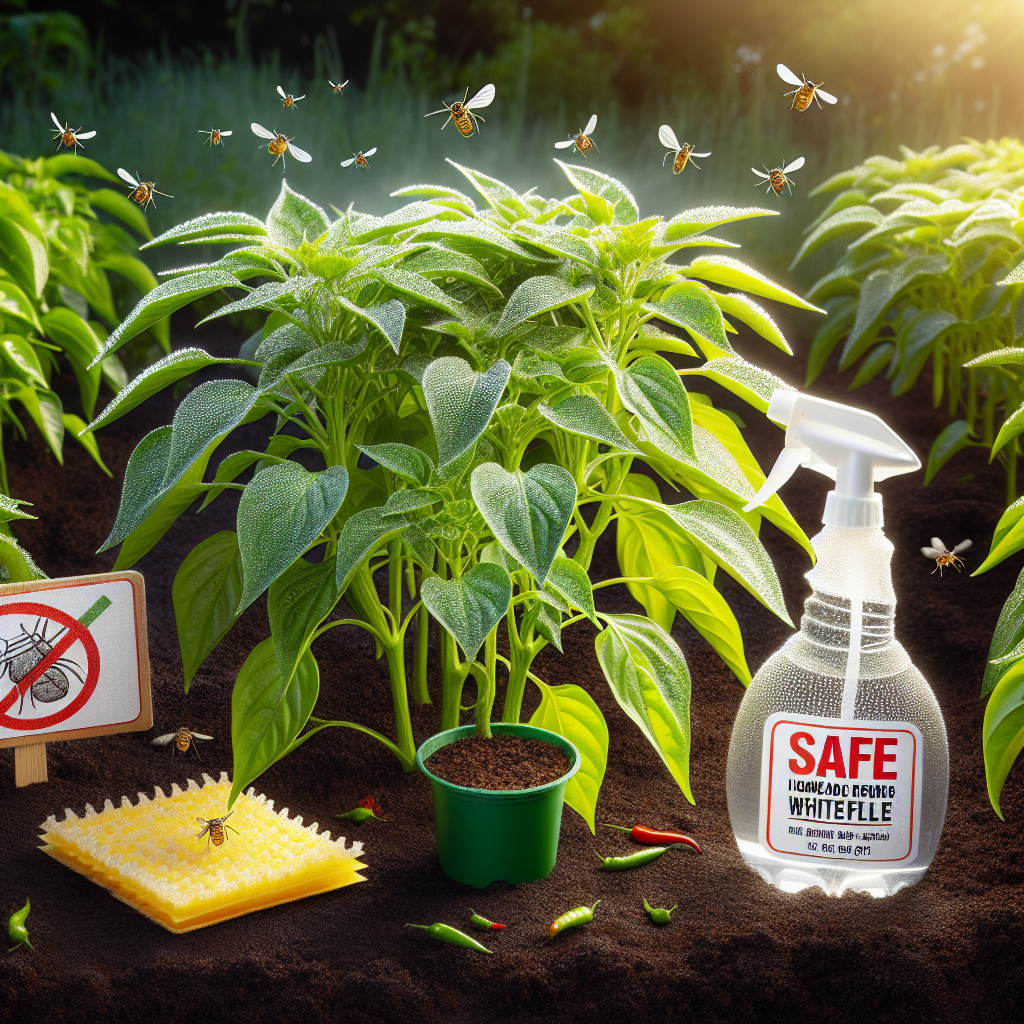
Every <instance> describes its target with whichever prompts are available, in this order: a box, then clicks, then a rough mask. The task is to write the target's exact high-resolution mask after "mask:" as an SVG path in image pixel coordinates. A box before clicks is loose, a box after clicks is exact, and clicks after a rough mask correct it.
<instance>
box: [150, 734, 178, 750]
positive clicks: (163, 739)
mask: <svg viewBox="0 0 1024 1024" xmlns="http://www.w3.org/2000/svg"><path fill="white" fill-rule="evenodd" d="M177 737H178V734H177V733H176V732H169V733H167V734H166V735H165V736H157V737H156V739H153V740H150V742H151V743H152V744H154V746H157V747H166V746H167V744H168V743H170V742H171V740H173V739H177Z"/></svg>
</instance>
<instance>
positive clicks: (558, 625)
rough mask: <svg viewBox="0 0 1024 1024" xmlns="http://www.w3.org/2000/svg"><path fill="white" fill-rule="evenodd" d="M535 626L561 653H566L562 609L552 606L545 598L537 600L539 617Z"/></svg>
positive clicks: (535, 620) (535, 621)
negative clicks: (563, 643)
mask: <svg viewBox="0 0 1024 1024" xmlns="http://www.w3.org/2000/svg"><path fill="white" fill-rule="evenodd" d="M545 593H546V592H545ZM533 628H534V629H535V630H536V632H537V633H539V634H540V635H541V636H542V637H543V638H544V639H545V640H547V642H548V643H549V644H551V645H552V646H553V647H554V648H555V650H557V651H558V653H559V654H564V653H565V652H564V651H563V650H562V613H561V610H560V609H558V608H554V607H552V606H551V605H550V604H548V603H547V602H546V601H545V600H544V599H543V598H541V599H539V600H538V601H537V617H536V619H534V622H533Z"/></svg>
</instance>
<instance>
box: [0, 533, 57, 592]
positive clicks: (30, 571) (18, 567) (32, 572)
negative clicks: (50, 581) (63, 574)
mask: <svg viewBox="0 0 1024 1024" xmlns="http://www.w3.org/2000/svg"><path fill="white" fill-rule="evenodd" d="M0 566H2V567H3V568H4V569H6V570H7V579H6V580H5V582H9V583H29V582H31V581H32V580H45V579H47V578H48V577H47V575H46V573H45V572H43V570H42V569H40V568H39V566H38V565H36V563H35V562H34V561H33V560H32V556H31V555H30V554H29V553H28V552H27V551H26V550H25V549H24V548H23V547H22V546H21V545H20V544H19V543H18V542H17V541H16V540H15V539H14V538H13V537H8V536H7V534H6V533H0Z"/></svg>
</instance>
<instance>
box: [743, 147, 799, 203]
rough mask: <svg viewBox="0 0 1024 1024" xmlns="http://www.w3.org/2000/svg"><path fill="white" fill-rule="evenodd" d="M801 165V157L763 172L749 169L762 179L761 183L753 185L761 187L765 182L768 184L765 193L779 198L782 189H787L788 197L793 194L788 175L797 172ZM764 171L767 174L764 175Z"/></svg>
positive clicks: (753, 168) (752, 168)
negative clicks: (771, 193)
mask: <svg viewBox="0 0 1024 1024" xmlns="http://www.w3.org/2000/svg"><path fill="white" fill-rule="evenodd" d="M803 165H804V158H803V157H802V156H798V157H797V158H796V159H795V160H794V161H793V162H792V163H791V164H787V163H785V161H783V164H782V166H781V167H776V168H774V169H771V170H769V169H768V168H767V167H765V169H764V171H759V170H758V169H757V168H756V167H751V168H750V169H751V170H752V171H753V172H754V173H755V174H756V175H757V176H758V177H759V178H761V179H762V180H761V181H758V182H755V184H757V185H763V184H764V183H765V182H768V188H767V189H766V191H769V192H774V193H775V194H776V195H777V196H781V195H782V190H783V189H784V188H788V189H789V194H790V195H792V194H793V188H792V185H791V183H790V179H789V174H790V173H791V172H792V171H799V170H800V168H801V167H803ZM765 171H767V172H768V173H767V174H766V173H765Z"/></svg>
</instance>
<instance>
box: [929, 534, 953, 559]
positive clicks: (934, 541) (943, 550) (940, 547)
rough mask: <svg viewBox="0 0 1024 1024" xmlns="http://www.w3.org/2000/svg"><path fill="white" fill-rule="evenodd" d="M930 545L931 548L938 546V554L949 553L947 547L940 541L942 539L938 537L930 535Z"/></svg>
mask: <svg viewBox="0 0 1024 1024" xmlns="http://www.w3.org/2000/svg"><path fill="white" fill-rule="evenodd" d="M932 547H933V548H938V550H939V554H942V555H948V554H949V549H948V548H947V547H946V545H945V544H943V543H942V540H941V538H939V537H932Z"/></svg>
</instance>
